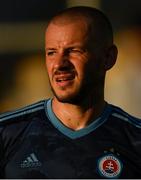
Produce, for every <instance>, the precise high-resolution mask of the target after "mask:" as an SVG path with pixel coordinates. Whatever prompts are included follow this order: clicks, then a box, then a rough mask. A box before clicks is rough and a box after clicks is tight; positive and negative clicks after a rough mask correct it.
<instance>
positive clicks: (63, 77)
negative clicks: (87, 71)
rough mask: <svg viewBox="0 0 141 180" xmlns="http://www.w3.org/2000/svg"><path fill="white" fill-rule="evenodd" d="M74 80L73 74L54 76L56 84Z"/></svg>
mask: <svg viewBox="0 0 141 180" xmlns="http://www.w3.org/2000/svg"><path fill="white" fill-rule="evenodd" d="M74 78H75V74H70V73H68V74H60V75H56V76H55V81H56V82H64V81H71V80H73V79H74Z"/></svg>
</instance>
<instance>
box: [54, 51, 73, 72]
mask: <svg viewBox="0 0 141 180" xmlns="http://www.w3.org/2000/svg"><path fill="white" fill-rule="evenodd" d="M71 66H72V64H71V61H70V58H69V56H68V55H66V54H64V53H61V54H59V55H58V56H57V57H56V60H55V64H54V68H55V69H58V70H66V69H67V68H70V67H71Z"/></svg>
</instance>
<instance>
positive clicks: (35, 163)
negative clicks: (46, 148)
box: [20, 153, 41, 168]
mask: <svg viewBox="0 0 141 180" xmlns="http://www.w3.org/2000/svg"><path fill="white" fill-rule="evenodd" d="M20 166H21V168H36V167H39V166H41V162H40V161H39V160H38V159H37V157H36V155H35V154H34V153H31V154H30V155H29V156H28V157H27V158H26V159H25V160H24V161H23V162H22V163H21V164H20Z"/></svg>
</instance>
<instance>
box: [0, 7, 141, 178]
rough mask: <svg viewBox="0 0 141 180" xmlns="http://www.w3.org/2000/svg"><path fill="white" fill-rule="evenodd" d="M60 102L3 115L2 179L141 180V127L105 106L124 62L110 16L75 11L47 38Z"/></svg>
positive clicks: (53, 25)
mask: <svg viewBox="0 0 141 180" xmlns="http://www.w3.org/2000/svg"><path fill="white" fill-rule="evenodd" d="M45 49H46V66H47V71H48V75H49V79H50V85H51V88H52V91H53V93H54V97H53V99H49V100H44V101H41V102H38V103H36V104H33V105H30V106H27V107H25V108H23V109H20V110H17V111H14V112H11V113H6V114H2V115H1V116H0V119H1V120H0V121H1V123H0V124H1V126H0V127H1V139H0V146H1V148H0V150H1V153H0V155H1V156H0V160H1V163H0V166H1V168H0V174H1V177H2V178H93V179H94V178H141V121H140V120H139V119H137V118H134V117H132V116H130V115H129V114H127V113H126V112H124V111H123V110H121V109H120V108H118V107H115V106H113V105H110V104H108V103H107V102H105V100H104V80H105V74H106V71H107V70H109V69H110V68H112V66H113V65H114V64H115V62H116V57H117V48H116V46H115V45H114V44H113V34H112V28H111V25H110V23H109V20H108V19H107V18H106V17H105V15H104V14H103V13H102V12H101V11H99V10H97V9H94V8H90V7H73V8H69V9H67V10H64V11H63V12H60V13H59V14H57V15H56V16H55V17H53V18H52V19H51V20H50V22H49V24H48V27H47V30H46V36H45Z"/></svg>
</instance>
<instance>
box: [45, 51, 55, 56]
mask: <svg viewBox="0 0 141 180" xmlns="http://www.w3.org/2000/svg"><path fill="white" fill-rule="evenodd" d="M55 53H56V52H55V51H49V52H47V53H46V55H47V56H52V55H54V54H55Z"/></svg>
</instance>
